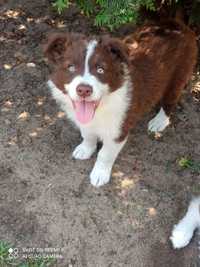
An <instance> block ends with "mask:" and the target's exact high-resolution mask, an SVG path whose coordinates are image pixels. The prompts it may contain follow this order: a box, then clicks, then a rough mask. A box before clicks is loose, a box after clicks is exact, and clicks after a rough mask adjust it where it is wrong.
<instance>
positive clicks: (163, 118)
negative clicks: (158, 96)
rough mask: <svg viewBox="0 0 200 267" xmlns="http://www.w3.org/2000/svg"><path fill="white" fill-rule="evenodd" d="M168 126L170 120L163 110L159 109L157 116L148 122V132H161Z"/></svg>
mask: <svg viewBox="0 0 200 267" xmlns="http://www.w3.org/2000/svg"><path fill="white" fill-rule="evenodd" d="M169 124H170V119H169V117H168V116H167V115H166V113H165V111H164V109H163V108H161V109H160V111H159V112H158V114H157V115H156V116H155V117H154V118H153V119H152V120H151V121H150V122H149V124H148V130H149V131H150V132H154V133H159V132H162V131H163V130H164V129H165V128H166V127H167V126H168V125H169Z"/></svg>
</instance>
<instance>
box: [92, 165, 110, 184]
mask: <svg viewBox="0 0 200 267" xmlns="http://www.w3.org/2000/svg"><path fill="white" fill-rule="evenodd" d="M110 174H111V171H110V170H109V169H106V168H99V167H97V166H94V168H93V170H92V172H91V173H90V182H91V184H92V185H93V186H95V187H100V186H102V185H105V184H107V183H108V182H109V181H110Z"/></svg>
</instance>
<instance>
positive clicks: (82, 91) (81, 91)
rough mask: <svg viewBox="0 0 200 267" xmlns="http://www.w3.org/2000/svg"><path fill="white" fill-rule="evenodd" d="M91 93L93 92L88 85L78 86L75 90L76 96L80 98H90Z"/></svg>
mask: <svg viewBox="0 0 200 267" xmlns="http://www.w3.org/2000/svg"><path fill="white" fill-rule="evenodd" d="M92 91H93V90H92V87H91V86H90V85H86V84H80V85H79V86H77V88H76V92H77V94H78V96H80V97H88V96H91V94H92Z"/></svg>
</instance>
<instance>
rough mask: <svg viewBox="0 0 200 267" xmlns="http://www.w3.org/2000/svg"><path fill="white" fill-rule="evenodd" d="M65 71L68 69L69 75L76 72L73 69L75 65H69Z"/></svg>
mask: <svg viewBox="0 0 200 267" xmlns="http://www.w3.org/2000/svg"><path fill="white" fill-rule="evenodd" d="M67 69H68V70H69V71H70V72H71V73H73V72H75V71H76V67H75V65H69V66H68V68H67Z"/></svg>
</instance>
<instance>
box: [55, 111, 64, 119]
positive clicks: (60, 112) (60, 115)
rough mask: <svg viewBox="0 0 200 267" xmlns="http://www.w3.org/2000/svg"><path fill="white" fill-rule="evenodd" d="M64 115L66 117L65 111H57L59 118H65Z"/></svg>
mask: <svg viewBox="0 0 200 267" xmlns="http://www.w3.org/2000/svg"><path fill="white" fill-rule="evenodd" d="M63 117H65V112H62V111H59V112H58V113H57V118H59V119H61V118H63Z"/></svg>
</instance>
